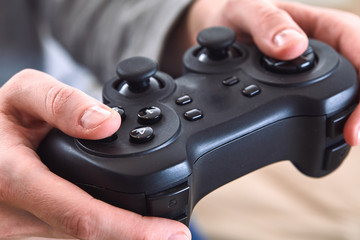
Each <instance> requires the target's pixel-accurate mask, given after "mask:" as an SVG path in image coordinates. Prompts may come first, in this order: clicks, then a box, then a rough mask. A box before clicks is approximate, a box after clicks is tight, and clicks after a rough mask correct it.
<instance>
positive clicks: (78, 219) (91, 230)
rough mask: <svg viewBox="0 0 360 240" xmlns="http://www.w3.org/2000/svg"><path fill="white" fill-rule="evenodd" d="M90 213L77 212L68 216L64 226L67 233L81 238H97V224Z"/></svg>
mask: <svg viewBox="0 0 360 240" xmlns="http://www.w3.org/2000/svg"><path fill="white" fill-rule="evenodd" d="M94 219H95V218H93V217H92V216H90V215H89V214H87V213H86V214H83V213H80V214H79V213H77V214H72V215H71V216H67V217H65V218H64V220H63V223H64V224H63V226H65V231H66V233H67V234H69V235H71V236H74V237H76V238H79V239H89V240H91V239H94V240H95V239H97V224H96V221H95V220H94Z"/></svg>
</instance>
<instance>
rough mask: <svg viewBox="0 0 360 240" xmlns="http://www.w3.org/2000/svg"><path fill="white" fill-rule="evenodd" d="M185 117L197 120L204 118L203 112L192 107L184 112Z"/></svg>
mask: <svg viewBox="0 0 360 240" xmlns="http://www.w3.org/2000/svg"><path fill="white" fill-rule="evenodd" d="M184 117H185V118H186V119H187V120H189V121H196V120H199V119H201V118H203V113H202V112H201V110H199V109H196V108H195V109H191V110H189V111H186V112H185V113H184Z"/></svg>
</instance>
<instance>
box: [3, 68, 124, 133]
mask: <svg viewBox="0 0 360 240" xmlns="http://www.w3.org/2000/svg"><path fill="white" fill-rule="evenodd" d="M4 88H5V89H2V90H3V92H5V93H6V97H7V100H8V102H11V103H12V108H14V111H17V112H21V114H22V115H26V116H32V117H33V118H35V119H41V120H44V121H45V122H47V123H49V124H50V125H52V126H54V127H56V128H59V129H60V130H61V131H63V132H64V133H66V134H68V135H71V136H73V137H77V138H87V139H100V138H105V137H108V136H110V135H111V134H112V133H114V132H115V131H116V130H117V129H118V128H119V126H120V122H121V120H120V116H119V114H118V113H117V112H115V111H114V110H112V109H110V108H109V107H107V106H106V105H104V104H102V103H101V102H99V101H97V100H96V99H93V98H91V97H89V96H87V95H86V94H85V93H83V92H81V91H79V90H77V89H75V88H72V87H70V86H67V85H65V84H63V83H61V82H59V81H57V80H56V79H54V78H53V77H51V76H50V75H47V74H45V73H43V72H39V71H36V70H30V69H27V70H23V71H21V72H19V73H18V74H16V75H15V76H14V77H12V78H11V79H10V80H9V82H8V83H7V84H5V86H4ZM6 89H8V90H9V91H7V90H6Z"/></svg>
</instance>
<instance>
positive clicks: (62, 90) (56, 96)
mask: <svg viewBox="0 0 360 240" xmlns="http://www.w3.org/2000/svg"><path fill="white" fill-rule="evenodd" d="M74 94H75V90H74V89H72V88H70V87H68V86H53V87H52V88H50V90H49V91H48V92H47V94H46V98H45V108H46V110H47V111H48V112H51V113H52V115H53V117H56V116H59V115H61V114H62V113H64V111H65V106H66V104H67V103H68V102H69V100H70V99H71V98H72V96H73V95H74Z"/></svg>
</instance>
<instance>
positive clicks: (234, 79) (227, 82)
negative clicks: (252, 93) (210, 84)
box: [222, 76, 240, 87]
mask: <svg viewBox="0 0 360 240" xmlns="http://www.w3.org/2000/svg"><path fill="white" fill-rule="evenodd" d="M239 82H240V80H239V79H238V78H237V77H236V76H232V77H228V78H225V79H224V80H223V82H222V83H223V84H224V85H225V86H228V87H230V86H233V85H235V84H237V83H239Z"/></svg>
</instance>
